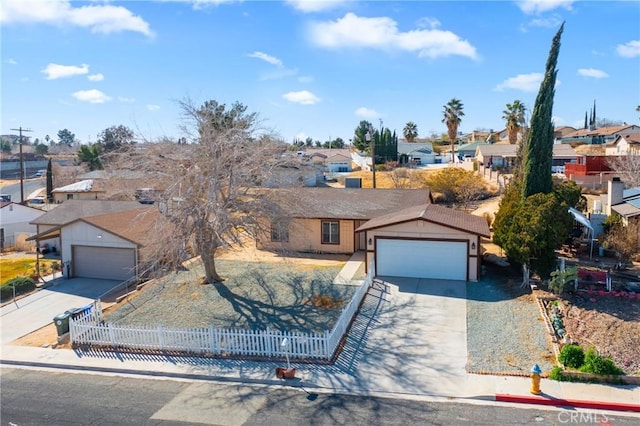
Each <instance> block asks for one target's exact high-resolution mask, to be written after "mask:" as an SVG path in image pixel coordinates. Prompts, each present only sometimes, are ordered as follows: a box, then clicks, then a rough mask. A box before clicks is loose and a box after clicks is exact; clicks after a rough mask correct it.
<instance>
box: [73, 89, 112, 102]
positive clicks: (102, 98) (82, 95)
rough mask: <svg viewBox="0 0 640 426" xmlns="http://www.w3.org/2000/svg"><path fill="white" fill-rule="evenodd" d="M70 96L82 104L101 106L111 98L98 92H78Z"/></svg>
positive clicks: (93, 90)
mask: <svg viewBox="0 0 640 426" xmlns="http://www.w3.org/2000/svg"><path fill="white" fill-rule="evenodd" d="M71 96H73V97H74V98H76V99H77V100H79V101H82V102H89V103H90V104H103V103H105V102H108V101H110V100H111V98H110V97H109V96H107V95H105V94H104V93H102V92H101V91H100V90H96V89H91V90H79V91H77V92H75V93H73V94H72V95H71Z"/></svg>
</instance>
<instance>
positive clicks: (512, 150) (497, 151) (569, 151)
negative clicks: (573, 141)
mask: <svg viewBox="0 0 640 426" xmlns="http://www.w3.org/2000/svg"><path fill="white" fill-rule="evenodd" d="M478 151H479V152H480V153H481V154H482V156H484V157H487V156H492V155H493V156H496V157H515V156H516V152H517V151H518V145H517V144H513V145H512V144H497V143H494V144H490V145H479V146H478ZM476 152H477V151H476ZM553 156H554V157H571V158H574V157H577V156H578V155H577V154H576V152H575V151H574V150H573V148H571V146H570V145H566V144H554V145H553Z"/></svg>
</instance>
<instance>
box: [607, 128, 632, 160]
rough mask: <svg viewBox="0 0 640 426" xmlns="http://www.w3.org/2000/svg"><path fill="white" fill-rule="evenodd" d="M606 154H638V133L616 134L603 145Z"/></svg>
mask: <svg viewBox="0 0 640 426" xmlns="http://www.w3.org/2000/svg"><path fill="white" fill-rule="evenodd" d="M605 154H606V155H627V154H634V155H640V133H631V134H627V135H618V136H617V137H616V138H615V139H614V140H613V141H612V142H610V143H607V144H606V146H605Z"/></svg>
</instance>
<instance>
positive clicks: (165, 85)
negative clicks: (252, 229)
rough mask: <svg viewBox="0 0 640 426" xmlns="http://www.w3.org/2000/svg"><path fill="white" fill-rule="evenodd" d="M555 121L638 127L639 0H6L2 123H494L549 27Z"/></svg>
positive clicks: (344, 129) (423, 127)
mask: <svg viewBox="0 0 640 426" xmlns="http://www.w3.org/2000/svg"><path fill="white" fill-rule="evenodd" d="M562 21H566V24H565V30H564V34H563V36H562V47H561V50H560V57H559V60H558V69H559V73H558V84H557V87H556V96H555V104H554V117H555V123H556V125H572V126H582V124H583V122H584V114H585V111H588V110H589V109H590V108H591V106H592V105H593V102H594V100H595V101H596V103H597V115H598V118H607V119H610V120H616V121H623V122H627V123H635V124H638V113H637V112H635V108H636V106H638V105H639V104H640V4H639V3H638V2H637V1H622V2H610V1H607V2H596V1H569V0H535V1H494V2H487V1H468V2H456V1H450V2H445V1H374V2H361V1H338V0H336V1H222V0H217V1H215V0H193V1H187V0H185V1H178V0H162V1H128V2H120V1H109V2H103V1H84V2H70V1H63V0H58V1H53V2H51V1H45V0H37V1H28V0H3V4H2V8H1V10H0V24H1V26H2V53H1V58H2V63H1V67H2V68H1V69H2V76H1V83H2V95H1V96H2V98H1V100H2V113H1V114H2V115H1V120H2V124H1V126H2V128H1V130H0V131H1V133H2V134H7V133H12V132H11V131H10V130H9V129H10V128H16V127H18V126H23V127H26V128H30V129H32V130H33V132H32V133H30V135H31V136H32V137H39V138H41V139H42V138H43V137H44V136H45V135H47V134H48V135H50V136H51V137H53V138H57V136H56V135H57V132H58V131H59V130H61V129H64V128H67V129H69V130H70V131H72V132H73V133H75V134H76V137H77V138H78V139H79V140H80V141H81V142H83V143H86V142H93V141H95V140H96V135H97V134H98V133H99V132H100V131H101V130H103V129H105V128H107V127H109V126H113V125H120V124H123V125H126V126H128V127H130V128H132V129H133V130H135V131H136V133H137V134H139V135H140V136H141V137H144V138H146V139H155V138H158V137H161V136H169V137H174V138H176V137H179V136H181V133H180V130H179V126H180V124H181V111H180V108H179V106H178V101H179V100H183V99H185V98H186V97H189V98H191V99H192V100H194V101H195V102H196V103H198V104H200V103H202V102H204V101H205V100H209V99H214V100H217V101H218V102H221V103H227V104H231V103H233V102H234V101H239V102H242V103H243V104H245V105H247V106H248V109H249V111H252V112H257V113H259V115H260V118H261V120H262V124H263V125H264V126H265V127H267V128H269V129H272V130H274V131H276V132H277V133H278V134H279V135H280V136H281V137H282V138H284V139H285V140H286V141H288V142H291V141H292V140H293V139H294V137H299V138H302V139H304V138H306V137H307V136H309V137H311V138H313V139H314V140H321V141H325V140H328V139H329V138H336V137H341V138H343V139H344V140H345V141H347V140H348V139H350V138H352V135H353V131H354V129H355V128H356V126H357V125H358V123H359V121H360V120H363V119H366V120H369V121H371V122H372V123H373V124H374V125H376V126H378V125H379V124H380V121H379V120H380V119H382V120H383V123H384V126H385V127H390V128H391V129H392V130H393V129H395V130H397V131H398V133H401V132H402V129H403V127H404V125H405V124H406V123H407V122H408V121H413V122H415V123H416V124H417V125H418V132H419V136H420V137H425V136H429V135H430V134H431V133H434V132H436V133H442V132H445V131H446V127H445V125H444V124H443V123H442V122H441V118H442V109H443V105H444V104H446V103H447V102H448V101H449V100H450V99H451V98H453V97H456V98H458V99H460V100H461V101H462V103H463V104H464V112H465V116H464V118H463V121H462V124H461V127H460V130H461V131H463V132H470V131H472V130H474V129H481V128H482V129H495V130H498V129H502V128H504V120H503V119H502V111H503V110H504V109H505V105H506V104H507V103H509V102H513V101H514V100H515V99H520V100H521V101H522V102H524V103H525V105H527V107H529V108H533V104H534V101H535V96H536V93H537V90H538V87H539V83H540V81H541V79H542V73H543V72H544V66H545V61H546V59H547V54H548V52H549V48H550V45H551V39H552V37H553V35H554V34H555V32H556V31H557V30H558V28H559V26H560V24H561V23H562Z"/></svg>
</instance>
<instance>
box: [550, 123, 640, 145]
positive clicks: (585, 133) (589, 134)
mask: <svg viewBox="0 0 640 426" xmlns="http://www.w3.org/2000/svg"><path fill="white" fill-rule="evenodd" d="M628 134H640V126H636V125H635V124H633V125H624V126H610V127H600V128H598V129H580V130H576V131H575V132H572V133H569V134H566V135H565V136H563V137H561V138H559V139H558V141H559V142H560V143H563V144H568V143H583V144H605V143H608V142H612V141H613V140H615V139H616V138H617V137H618V136H621V135H628Z"/></svg>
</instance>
